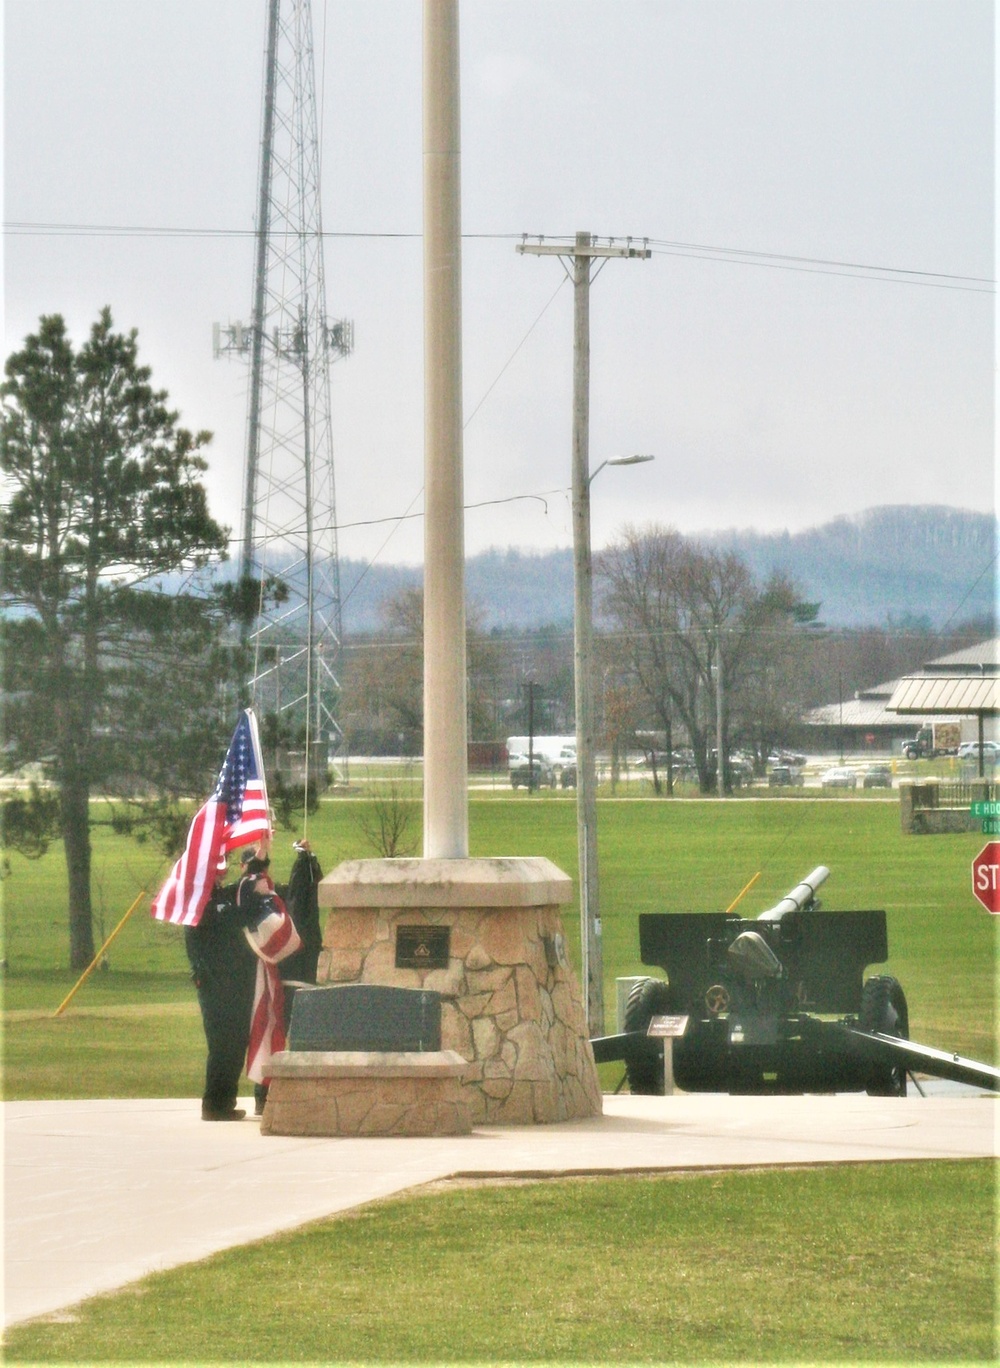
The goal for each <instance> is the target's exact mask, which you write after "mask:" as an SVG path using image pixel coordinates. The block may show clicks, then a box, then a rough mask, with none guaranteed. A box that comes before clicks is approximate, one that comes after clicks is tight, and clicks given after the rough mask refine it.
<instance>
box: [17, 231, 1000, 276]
mask: <svg viewBox="0 0 1000 1368" xmlns="http://www.w3.org/2000/svg"><path fill="white" fill-rule="evenodd" d="M3 231H4V234H5V235H6V236H7V237H116V238H118V237H132V238H192V239H197V238H204V239H213V238H220V239H239V238H249V239H253V238H254V237H256V229H254V228H207V227H201V228H192V227H182V226H177V225H174V226H169V225H147V224H108V223H104V224H102V223H55V222H42V221H33V220H8V221H7V222H5V223H4V226H3ZM318 236H320V237H322V238H324V239H339V240H357V241H366V240H371V241H419V240H420V239H421V237H422V236H423V235H422V234H421V233H419V232H391V231H385V230H372V229H323V230H322V232H321V233H320V234H318ZM462 237H463V240H465V241H479V242H509V241H513V240H517V239H523V238H524V234H523V233H463V234H462ZM563 238H565V239H566V241H567V242H569V241H570V239H571V235H559V234H555V235H546V236H545V237H544V239H543V240H544V241H545V242H547V243H550V244H556V243H559V242H560V241H562V240H563ZM626 240H627V239H626V238H624V237H621V238H615V239H610V241H617V242H624V241H626ZM632 240H633V241H635V242H639V241H642V242H643V243H644V244H645V245H646V246H648V247H649V249H650V250H651V251H652V252H653V253H654V254H655V255H657V256H676V257H689V258H692V259H694V260H700V261H718V262H728V263H730V264H732V265H738V266H757V267H765V268H769V269H771V270H781V271H795V272H799V273H805V274H809V275H838V276H849V277H854V278H857V279H861V280H882V281H887V282H895V283H897V284H904V285H920V286H923V287H925V288H930V289H945V290H957V291H960V292H964V293H971V294H993V293H994V292H995V287H996V280H995V278H994V277H992V276H976V275H961V274H958V273H954V272H949V271H928V270H924V269H922V268H917V267H908V266H884V265H879V264H877V263H874V262H863V261H840V260H838V259H837V258H834V257H810V256H802V255H796V254H793V253H785V252H771V251H767V250H765V249H760V248H748V247H726V246H719V245H717V244H713V243H706V242H684V241H680V240H675V239H671V238H643V239H638V238H635V239H632Z"/></svg>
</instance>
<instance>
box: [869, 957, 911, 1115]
mask: <svg viewBox="0 0 1000 1368" xmlns="http://www.w3.org/2000/svg"><path fill="white" fill-rule="evenodd" d="M858 1019H859V1021H860V1024H861V1026H862V1027H863V1028H864V1029H865V1030H866V1031H881V1033H882V1034H883V1035H892V1036H898V1037H899V1038H900V1040H909V1038H910V1014H909V1012H908V1010H907V1007H906V994H905V993H904V992H903V988H902V985H901V984H900V982H899V980H898V979H894V978H892V977H891V976H890V975H889V974H876V975H874V976H873V977H872V978H870V979H868V980H867V982H866V983H865V985H864V987H863V988H862V990H861V1012H860V1015H859V1018H858ZM867 1091H868V1096H869V1097H905V1096H906V1067H905V1065H903V1064H875V1065H873V1066H872V1075H871V1081H870V1082H869V1084H868V1089H867Z"/></svg>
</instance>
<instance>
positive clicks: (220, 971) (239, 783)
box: [152, 711, 271, 1121]
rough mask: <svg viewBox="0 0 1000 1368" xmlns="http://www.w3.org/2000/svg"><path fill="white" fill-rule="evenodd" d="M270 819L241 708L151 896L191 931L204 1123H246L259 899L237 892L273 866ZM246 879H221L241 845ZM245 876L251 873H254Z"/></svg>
mask: <svg viewBox="0 0 1000 1368" xmlns="http://www.w3.org/2000/svg"><path fill="white" fill-rule="evenodd" d="M270 840H271V821H270V813H269V809H268V803H267V789H266V786H265V782H264V766H263V763H262V760H261V754H260V742H259V739H258V736H257V725H256V719H255V718H254V715H253V713H252V712H249V711H245V712H243V713H242V714H241V716H240V720H239V722H238V724H237V727H236V731H235V732H234V733H233V739H232V741H231V742H230V745H229V750H228V752H227V753H226V759H225V762H224V763H223V766H222V769H221V771H220V773H219V779H218V782H217V784H216V786H215V790H214V792H213V793H212V796H211V797H210V798H209V800H208V802H207V803H205V805H204V806H203V807H202V808H200V809H199V811H198V812H197V813H196V814H195V817H194V820H193V821H192V823H191V828H190V830H189V832H188V837H187V843H186V846H185V849H184V853H183V855H182V856H181V857H180V859H179V860H178V861H177V863H176V864H175V865H174V867H173V869H172V870H171V871H170V874H169V875H168V877H167V879H166V882H165V883H164V885H163V887H162V888H161V889H160V891H159V893H158V894H157V895H156V897H155V898H154V899H153V905H152V913H153V916H154V917H155V918H156V919H157V920H158V921H165V922H170V923H172V924H173V925H175V926H183V927H184V943H185V949H186V950H187V955H188V960H189V961H190V964H191V976H192V978H193V979H194V983H195V987H196V989H197V992H198V1006H199V1008H200V1009H201V1019H202V1025H203V1027H204V1030H205V1040H206V1043H207V1046H208V1059H207V1062H206V1065H205V1091H204V1093H203V1095H202V1101H201V1115H202V1119H203V1120H204V1121H240V1120H242V1119H243V1117H244V1116H245V1114H246V1113H245V1112H244V1111H243V1110H242V1109H240V1108H238V1107H237V1106H236V1097H237V1091H238V1088H239V1080H240V1075H241V1073H242V1071H243V1063H244V1059H245V1057H246V1051H247V1044H248V1041H249V1038H250V1026H251V1014H252V1011H253V1001H254V988H255V983H256V977H257V959H256V957H255V954H254V953H253V952H252V951H251V947H250V945H249V944H248V941H247V937H246V935H245V932H246V930H247V929H248V928H249V927H250V926H251V925H252V923H253V920H254V916H255V914H256V913H257V911H258V909H257V908H256V906H255V905H254V904H255V902H256V899H254V898H252V897H244V899H242V900H240V899H239V897H238V892H239V888H240V885H241V884H244V883H245V884H248V885H249V887H250V888H252V887H254V886H255V884H256V881H257V880H256V874H257V871H258V870H259V869H262V868H266V861H267V852H268V848H269V846H270ZM251 846H253V847H255V848H254V849H246V850H245V852H244V867H245V877H244V879H243V880H241V881H240V884H231V885H228V886H226V885H225V884H224V882H223V880H224V876H225V872H226V868H227V864H228V857H229V855H230V853H231V852H232V851H234V850H237V849H240V848H241V847H251ZM246 876H249V878H247V877H246Z"/></svg>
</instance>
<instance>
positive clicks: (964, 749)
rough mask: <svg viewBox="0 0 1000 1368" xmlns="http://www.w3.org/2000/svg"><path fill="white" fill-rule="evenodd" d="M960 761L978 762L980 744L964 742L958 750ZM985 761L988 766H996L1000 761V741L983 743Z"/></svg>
mask: <svg viewBox="0 0 1000 1368" xmlns="http://www.w3.org/2000/svg"><path fill="white" fill-rule="evenodd" d="M958 758H959V760H978V759H979V742H978V741H963V742H962V744H961V745H960V746H959V748H958ZM983 759H984V760H985V761H986V763H987V764H988V765H995V764H996V763H997V761H998V760H1000V741H984V742H983Z"/></svg>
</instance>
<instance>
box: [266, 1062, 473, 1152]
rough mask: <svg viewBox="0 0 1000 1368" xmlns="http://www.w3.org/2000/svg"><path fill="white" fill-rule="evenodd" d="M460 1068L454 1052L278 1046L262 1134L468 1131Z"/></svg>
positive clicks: (470, 1119)
mask: <svg viewBox="0 0 1000 1368" xmlns="http://www.w3.org/2000/svg"><path fill="white" fill-rule="evenodd" d="M464 1071H465V1060H464V1059H463V1058H462V1057H461V1055H458V1054H456V1053H455V1052H454V1051H453V1050H434V1051H425V1052H421V1053H417V1052H413V1053H409V1052H407V1053H397V1052H383V1051H378V1050H370V1051H361V1050H359V1051H336V1052H334V1051H318V1050H283V1051H282V1052H281V1053H280V1054H276V1055H275V1056H274V1058H273V1059H272V1061H271V1085H270V1088H269V1089H268V1094H267V1102H266V1104H265V1106H264V1115H263V1118H262V1119H261V1127H260V1130H261V1134H262V1135H468V1134H469V1133H470V1131H471V1130H472V1117H471V1114H470V1111H469V1104H468V1101H467V1099H466V1098H465V1097H464V1096H463V1089H462V1074H463V1073H464Z"/></svg>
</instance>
